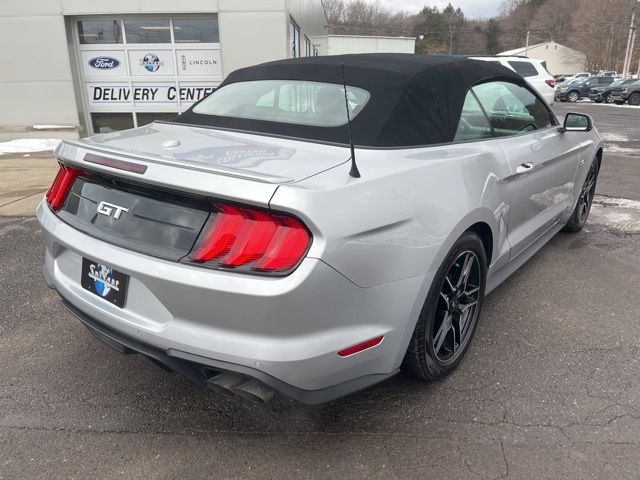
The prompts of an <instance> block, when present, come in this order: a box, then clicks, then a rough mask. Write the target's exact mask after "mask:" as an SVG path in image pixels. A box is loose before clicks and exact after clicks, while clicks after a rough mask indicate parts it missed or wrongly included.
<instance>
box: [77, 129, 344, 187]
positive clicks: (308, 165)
mask: <svg viewBox="0 0 640 480" xmlns="http://www.w3.org/2000/svg"><path fill="white" fill-rule="evenodd" d="M81 143H82V144H83V145H84V146H87V147H89V148H91V147H93V148H96V149H99V150H105V149H108V150H110V151H112V152H117V153H120V154H123V155H126V156H129V157H132V156H133V157H139V158H140V159H142V160H147V161H153V162H160V163H165V164H171V165H174V166H176V167H186V168H197V169H202V170H205V171H210V172H214V173H218V174H221V175H226V176H233V177H239V178H245V179H250V180H256V181H259V182H263V183H272V184H281V183H292V182H297V181H299V180H302V179H305V178H307V177H310V176H312V175H315V174H317V173H319V172H321V171H324V170H327V169H329V168H333V167H335V166H337V165H340V164H341V163H345V162H346V161H347V160H348V159H349V149H348V148H346V147H338V146H331V145H323V144H317V143H310V142H305V141H299V140H290V139H284V138H274V137H267V136H261V135H254V134H249V133H239V132H228V131H222V130H215V129H212V128H204V127H196V126H189V125H178V124H170V123H152V124H150V125H147V126H144V127H140V128H136V129H132V130H125V131H122V132H114V133H108V134H103V135H96V136H93V137H89V138H86V139H84V140H82V141H81Z"/></svg>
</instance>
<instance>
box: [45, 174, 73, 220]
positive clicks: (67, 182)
mask: <svg viewBox="0 0 640 480" xmlns="http://www.w3.org/2000/svg"><path fill="white" fill-rule="evenodd" d="M80 173H81V172H80V170H77V169H75V168H71V167H67V166H66V165H63V164H60V170H58V174H57V175H56V178H54V179H53V183H52V184H51V187H49V190H48V191H47V194H46V199H47V203H48V204H49V207H51V210H53V211H54V212H57V211H58V210H60V209H61V208H62V206H63V205H64V201H65V200H66V199H67V195H69V191H70V190H71V187H72V186H73V181H74V180H75V179H76V178H77V177H78V175H80Z"/></svg>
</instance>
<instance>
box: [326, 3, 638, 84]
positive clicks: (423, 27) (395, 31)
mask: <svg viewBox="0 0 640 480" xmlns="http://www.w3.org/2000/svg"><path fill="white" fill-rule="evenodd" d="M635 1H636V0H506V1H504V2H503V3H502V7H501V13H500V15H499V16H497V17H495V18H491V19H481V20H478V19H471V18H467V17H466V16H465V15H464V12H463V11H462V10H461V9H460V8H457V7H456V6H455V2H452V3H450V4H449V5H448V6H447V7H446V8H444V9H438V8H437V7H426V6H425V7H424V8H423V9H422V10H421V11H420V12H418V13H416V12H407V11H400V10H393V9H392V8H389V7H386V6H384V5H383V4H381V3H380V2H379V1H366V0H325V1H324V4H325V8H326V10H327V15H328V17H329V26H330V31H331V33H335V34H344V35H392V36H415V37H418V36H420V35H422V36H423V38H422V39H421V40H418V41H417V44H416V51H417V52H423V53H449V52H451V53H461V54H474V55H478V54H495V53H499V52H502V51H505V50H511V49H513V48H519V47H524V45H525V42H526V37H527V31H528V32H529V35H530V37H529V44H530V45H534V44H536V43H542V42H547V41H550V40H554V41H556V42H558V43H562V44H564V45H567V46H569V47H571V48H574V49H576V50H579V51H581V52H584V53H585V54H586V55H587V68H588V69H589V70H590V71H598V70H604V69H606V70H609V69H612V70H617V71H622V63H623V60H624V55H625V49H626V45H627V35H628V32H629V22H630V20H631V11H632V5H633V3H634V2H635ZM637 17H640V11H639V12H638V15H637ZM633 58H634V59H633V64H632V71H634V72H635V70H636V69H637V66H638V61H640V38H638V39H637V41H636V44H635V55H634V57H633Z"/></svg>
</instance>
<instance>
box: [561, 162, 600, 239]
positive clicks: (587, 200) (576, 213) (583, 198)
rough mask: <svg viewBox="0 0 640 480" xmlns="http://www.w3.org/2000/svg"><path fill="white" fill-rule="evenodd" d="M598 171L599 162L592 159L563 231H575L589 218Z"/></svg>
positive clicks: (581, 227) (582, 226)
mask: <svg viewBox="0 0 640 480" xmlns="http://www.w3.org/2000/svg"><path fill="white" fill-rule="evenodd" d="M599 171H600V164H599V162H598V159H597V158H596V159H594V160H593V162H592V163H591V167H590V168H589V173H588V174H587V178H586V179H585V181H584V184H583V185H582V189H581V190H580V196H579V197H578V202H577V203H576V206H575V208H574V209H573V213H572V214H571V218H569V221H568V222H567V224H566V225H565V226H564V228H563V231H565V232H570V233H576V232H579V231H580V230H582V229H583V228H584V226H585V225H586V223H587V219H588V218H589V212H590V211H591V205H592V204H593V197H594V196H595V193H596V183H597V181H598V173H599Z"/></svg>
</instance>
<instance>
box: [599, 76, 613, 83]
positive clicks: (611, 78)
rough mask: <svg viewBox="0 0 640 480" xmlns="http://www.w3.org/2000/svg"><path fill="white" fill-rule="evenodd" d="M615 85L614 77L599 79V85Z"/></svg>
mask: <svg viewBox="0 0 640 480" xmlns="http://www.w3.org/2000/svg"><path fill="white" fill-rule="evenodd" d="M611 83H613V77H602V78H599V79H598V84H599V85H611Z"/></svg>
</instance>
